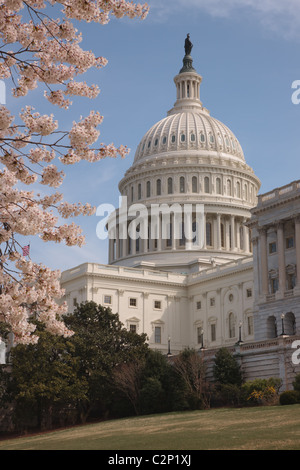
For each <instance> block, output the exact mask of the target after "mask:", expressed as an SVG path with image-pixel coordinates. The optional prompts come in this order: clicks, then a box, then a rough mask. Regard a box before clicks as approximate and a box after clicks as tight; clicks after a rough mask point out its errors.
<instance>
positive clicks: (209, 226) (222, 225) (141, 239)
mask: <svg viewBox="0 0 300 470" xmlns="http://www.w3.org/2000/svg"><path fill="white" fill-rule="evenodd" d="M180 216H181V218H180V219H178V218H177V215H176V214H174V213H170V214H169V217H168V218H165V219H164V215H163V214H161V213H159V214H158V215H157V217H156V219H155V220H154V219H151V217H149V218H148V220H146V221H145V223H144V222H143V227H141V226H140V225H137V228H136V231H135V234H134V237H130V234H129V224H130V222H126V225H124V224H123V226H121V225H120V224H118V222H117V224H116V227H113V230H111V232H110V237H109V263H112V262H113V261H116V260H118V259H121V258H125V257H128V256H135V255H137V254H139V255H142V254H146V253H150V252H161V251H165V250H170V251H172V250H174V251H175V250H193V251H219V252H222V251H223V252H234V253H244V254H245V255H248V254H249V253H250V252H251V242H250V231H249V228H248V227H247V226H246V225H245V222H246V218H244V217H241V216H236V215H232V214H224V213H210V212H204V213H203V214H201V215H200V217H198V219H197V218H196V216H195V215H193V216H192V217H191V219H190V223H191V227H190V228H191V230H190V231H188V230H186V229H185V228H184V222H183V220H184V217H183V215H182V214H181V215H180ZM174 227H176V228H175V230H174ZM138 232H139V233H138ZM135 238H136V239H135Z"/></svg>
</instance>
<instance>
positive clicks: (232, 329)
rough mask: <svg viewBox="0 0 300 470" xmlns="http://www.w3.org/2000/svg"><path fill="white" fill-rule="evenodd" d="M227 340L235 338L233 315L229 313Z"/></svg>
mask: <svg viewBox="0 0 300 470" xmlns="http://www.w3.org/2000/svg"><path fill="white" fill-rule="evenodd" d="M228 325H229V338H234V337H235V322H234V315H233V313H232V312H231V313H230V314H229V322H228Z"/></svg>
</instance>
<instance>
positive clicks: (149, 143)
mask: <svg viewBox="0 0 300 470" xmlns="http://www.w3.org/2000/svg"><path fill="white" fill-rule="evenodd" d="M150 145H151V140H149V142H148V149H149V148H150Z"/></svg>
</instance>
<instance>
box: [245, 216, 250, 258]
mask: <svg viewBox="0 0 300 470" xmlns="http://www.w3.org/2000/svg"><path fill="white" fill-rule="evenodd" d="M245 222H246V220H244V224H245ZM243 230H244V247H243V248H244V251H245V252H246V253H249V249H250V247H249V229H248V227H246V225H243Z"/></svg>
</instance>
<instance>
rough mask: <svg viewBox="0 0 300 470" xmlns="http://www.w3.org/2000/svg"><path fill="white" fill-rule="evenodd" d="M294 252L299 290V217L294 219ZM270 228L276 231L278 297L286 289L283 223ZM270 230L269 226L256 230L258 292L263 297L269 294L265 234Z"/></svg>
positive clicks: (280, 222) (267, 250)
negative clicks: (259, 282)
mask: <svg viewBox="0 0 300 470" xmlns="http://www.w3.org/2000/svg"><path fill="white" fill-rule="evenodd" d="M294 224H295V232H294V233H295V237H294V240H295V243H294V245H295V250H296V257H295V260H296V272H295V275H296V279H297V281H296V282H297V287H298V288H300V217H299V216H298V217H295V219H294ZM272 228H273V229H275V230H276V234H277V239H276V250H277V255H278V291H279V295H284V292H285V291H286V290H287V289H286V260H285V250H286V245H285V231H284V221H279V222H277V223H276V224H274V225H272ZM269 229H270V226H267V227H261V228H260V229H259V230H258V239H259V246H260V251H259V256H260V268H261V286H260V292H261V294H263V295H268V294H269V293H270V292H269V267H268V256H269V249H268V239H267V232H268V230H269Z"/></svg>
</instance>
